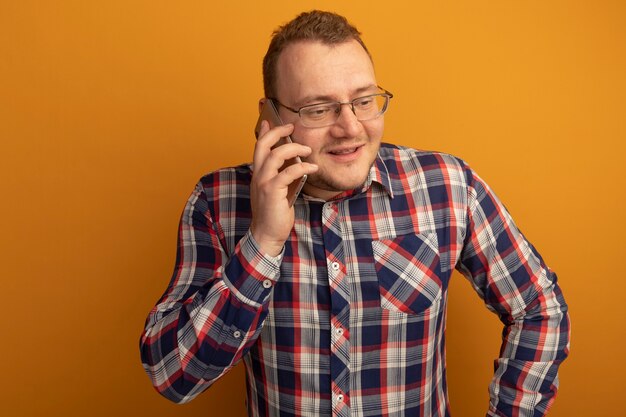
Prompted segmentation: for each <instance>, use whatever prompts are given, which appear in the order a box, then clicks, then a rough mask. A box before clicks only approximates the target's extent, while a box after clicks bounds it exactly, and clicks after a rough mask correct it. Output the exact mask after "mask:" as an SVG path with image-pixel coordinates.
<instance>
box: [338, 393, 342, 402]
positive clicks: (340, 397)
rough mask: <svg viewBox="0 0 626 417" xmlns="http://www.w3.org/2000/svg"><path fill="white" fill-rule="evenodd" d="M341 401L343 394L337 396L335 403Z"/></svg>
mask: <svg viewBox="0 0 626 417" xmlns="http://www.w3.org/2000/svg"><path fill="white" fill-rule="evenodd" d="M342 401H343V394H339V395H337V402H342Z"/></svg>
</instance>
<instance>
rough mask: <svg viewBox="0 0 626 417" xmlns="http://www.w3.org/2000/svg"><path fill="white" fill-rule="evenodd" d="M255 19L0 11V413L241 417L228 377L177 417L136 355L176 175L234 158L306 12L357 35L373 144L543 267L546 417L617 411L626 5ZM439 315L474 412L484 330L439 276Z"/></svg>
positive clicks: (366, 8)
mask: <svg viewBox="0 0 626 417" xmlns="http://www.w3.org/2000/svg"><path fill="white" fill-rule="evenodd" d="M226 3H229V4H231V5H228V6H226V5H225V4H226ZM266 3H267V4H265V5H263V6H259V5H256V4H257V3H256V2H254V3H253V2H249V4H250V5H249V6H242V5H241V4H237V2H212V1H194V2H192V1H185V2H166V1H121V0H110V1H107V2H85V1H79V0H76V1H48V2H42V1H30V0H28V1H26V0H20V1H8V0H7V1H2V2H1V3H0V143H1V144H0V150H1V151H0V155H1V157H2V163H1V164H0V170H2V172H1V178H2V180H1V185H2V192H3V196H2V204H0V211H1V212H0V221H1V222H2V224H1V230H2V235H3V238H2V240H1V243H0V244H1V245H2V247H1V248H0V249H1V250H0V256H2V272H1V275H0V279H1V282H2V295H3V297H2V299H3V300H2V310H3V313H2V318H1V319H0V320H1V321H2V324H1V328H2V330H3V332H2V343H0V357H1V358H2V369H3V378H2V379H1V380H0V393H2V398H3V399H2V405H1V408H2V410H3V412H2V414H3V415H5V416H61V415H62V416H65V417H70V416H112V415H116V414H117V415H122V413H123V415H138V416H154V415H159V416H177V417H183V416H199V415H207V416H211V415H212V416H221V415H233V416H243V414H244V411H243V410H244V408H243V397H244V390H243V373H242V372H241V369H240V368H237V369H236V370H235V371H234V372H233V373H232V374H230V375H228V376H227V377H226V378H225V379H224V380H222V381H220V382H218V383H217V384H216V385H215V386H214V387H213V388H212V389H211V390H209V391H208V392H207V393H205V394H204V395H202V396H201V397H200V398H198V399H197V400H196V401H195V402H193V403H191V404H188V405H185V406H176V405H173V404H170V403H168V402H167V401H166V400H164V399H162V398H160V397H159V396H158V395H157V394H156V393H155V392H154V391H153V389H152V387H151V386H150V383H149V381H148V378H147V377H146V376H145V375H144V373H143V370H142V368H141V365H140V361H139V353H138V338H139V334H140V331H141V328H142V325H143V321H144V319H145V316H146V314H147V312H148V310H149V309H150V307H151V306H152V304H153V303H154V302H155V301H156V299H157V298H158V297H159V296H160V294H161V292H162V291H163V290H164V288H165V285H166V283H167V281H168V279H169V275H170V271H171V268H172V265H173V261H174V256H175V237H176V226H177V222H178V216H179V214H180V212H181V210H182V207H183V204H184V202H185V200H186V198H187V196H188V194H189V193H190V192H191V190H192V188H193V186H194V184H195V182H196V180H197V179H198V178H199V177H200V176H201V175H202V174H203V173H205V172H207V171H209V170H212V169H215V168H218V167H220V166H223V165H226V164H234V163H237V162H241V161H246V160H249V159H250V155H251V151H252V147H253V143H254V136H253V133H252V129H253V126H254V122H255V115H256V111H257V100H258V98H259V97H260V96H261V94H262V93H261V91H262V89H261V75H260V68H261V66H260V63H261V59H262V56H263V53H264V51H265V48H266V46H267V42H268V39H269V35H270V33H271V31H272V30H273V29H274V28H275V27H276V26H277V25H278V24H280V23H283V22H285V21H286V20H288V19H290V18H292V17H293V16H294V15H295V14H296V13H297V12H299V11H301V10H303V9H308V8H310V7H312V6H313V5H316V6H317V7H320V8H329V9H333V10H336V11H338V12H340V13H345V14H346V15H347V16H349V18H350V19H351V20H352V21H353V22H354V23H355V24H356V25H357V26H358V27H359V28H360V29H361V30H362V31H363V32H364V34H365V40H366V42H367V43H368V44H369V47H370V49H371V51H372V53H373V55H374V57H375V62H376V68H377V74H378V79H379V82H380V84H381V85H383V86H384V87H385V88H387V89H389V90H390V91H392V92H393V93H395V94H396V97H395V98H394V99H393V102H392V107H391V110H390V112H389V113H388V116H387V120H386V126H387V131H386V138H387V140H388V141H390V142H394V143H399V144H405V145H409V146H413V147H420V148H425V149H436V150H443V151H448V152H451V153H455V154H457V155H459V156H461V157H463V158H464V159H466V160H467V161H469V162H470V164H471V165H472V166H473V167H474V168H475V169H477V171H478V172H479V173H480V174H481V175H482V176H483V177H484V178H485V179H486V180H487V181H488V182H489V183H490V184H491V186H492V187H493V188H494V189H495V190H496V192H497V193H498V194H499V195H500V197H501V198H502V199H503V200H504V201H505V203H506V205H507V206H508V208H509V209H510V211H511V212H512V213H513V215H514V217H515V218H516V220H517V222H518V223H519V224H520V226H521V228H522V229H523V230H524V232H525V233H526V235H527V236H529V237H530V239H531V240H532V241H533V242H534V243H535V245H536V246H537V247H538V249H539V250H540V251H541V252H542V254H543V256H544V257H545V259H546V260H547V262H548V263H549V264H550V265H551V266H552V267H553V268H554V269H555V270H556V271H557V272H558V273H559V276H560V283H561V285H562V288H563V290H564V292H565V295H566V298H567V300H568V302H569V304H570V308H571V315H572V320H573V344H572V354H571V358H570V359H569V360H568V361H567V362H566V363H565V365H564V366H563V368H562V372H561V386H562V389H561V391H560V394H559V398H558V400H557V402H556V404H555V406H554V408H553V412H552V413H551V415H552V416H554V417H558V416H561V417H563V416H567V417H571V416H591V415H593V416H595V417H602V416H615V415H617V413H619V412H623V404H622V401H621V400H622V398H621V396H622V392H621V391H622V390H621V385H622V384H621V382H622V381H621V379H622V378H621V377H622V376H623V375H624V372H626V369H625V366H624V361H623V346H624V343H625V340H624V336H623V334H624V325H623V323H624V307H623V294H624V290H625V285H624V279H623V278H622V275H621V274H622V273H623V272H622V271H621V270H620V269H618V268H616V266H620V265H621V261H622V260H623V259H624V256H625V255H626V251H625V250H624V249H625V245H624V243H623V242H624V234H625V233H626V230H625V227H624V218H623V216H624V213H625V207H624V206H625V204H624V202H625V192H624V191H625V187H624V174H623V167H624V165H625V163H626V161H625V158H624V141H625V140H626V126H625V123H624V120H625V117H624V116H625V114H626V108H625V99H624V97H626V85H625V84H626V83H625V78H626V76H625V74H626V58H625V57H626V53H625V51H626V29H625V28H626V25H624V22H625V21H626V6H625V3H624V2H622V1H598V0H596V1H593V2H591V1H589V2H581V1H564V0H563V1H552V2H541V1H525V2H495V1H463V2H454V5H452V2H445V4H444V2H434V1H416V2H409V1H406V2H397V1H368V0H362V1H358V2H356V1H355V2H348V1H343V2H337V1H316V2H293V1H272V2H266ZM305 3H308V5H307V6H302V5H303V4H305ZM252 4H254V5H252ZM450 309H451V311H450V322H449V326H448V340H449V345H448V355H449V376H450V396H451V401H452V407H453V410H452V411H453V413H454V414H455V415H458V416H477V415H484V411H485V410H486V403H487V383H488V380H489V377H490V374H491V371H492V360H493V358H495V357H496V355H497V353H498V346H499V332H500V326H499V322H498V320H497V319H496V318H495V317H494V316H492V315H491V314H490V313H488V312H487V311H486V310H485V309H484V307H483V306H482V302H481V301H480V300H479V299H478V298H477V297H476V296H475V295H474V294H473V292H472V290H471V288H470V286H469V285H468V284H467V283H466V282H465V281H464V280H463V279H462V278H461V276H460V275H457V276H456V277H455V279H454V280H453V285H452V288H451V299H450ZM225 410H229V411H228V412H226V411H225Z"/></svg>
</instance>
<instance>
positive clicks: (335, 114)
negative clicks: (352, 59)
mask: <svg viewBox="0 0 626 417" xmlns="http://www.w3.org/2000/svg"><path fill="white" fill-rule="evenodd" d="M378 88H379V89H380V90H382V91H383V92H382V93H377V94H369V95H367V96H363V97H358V98H355V99H354V100H350V101H346V102H341V101H331V102H326V103H317V104H309V105H307V106H303V107H300V108H299V109H294V108H291V107H289V106H285V105H284V104H283V103H281V102H280V101H278V100H277V99H275V98H269V99H270V100H272V101H273V102H274V103H276V104H278V105H279V106H281V107H284V108H285V109H287V110H289V111H291V112H293V113H297V114H298V116H300V122H301V123H302V126H304V127H325V126H330V125H332V124H334V123H335V122H336V121H337V119H339V115H340V114H341V109H342V107H343V106H344V105H347V106H350V109H351V110H352V113H354V115H355V116H356V118H357V120H359V121H361V122H363V121H366V120H372V119H376V118H377V117H379V116H381V115H382V114H383V113H385V112H386V111H387V108H388V107H389V100H390V99H391V98H392V97H393V94H391V93H390V92H389V91H387V90H385V89H384V88H381V87H378Z"/></svg>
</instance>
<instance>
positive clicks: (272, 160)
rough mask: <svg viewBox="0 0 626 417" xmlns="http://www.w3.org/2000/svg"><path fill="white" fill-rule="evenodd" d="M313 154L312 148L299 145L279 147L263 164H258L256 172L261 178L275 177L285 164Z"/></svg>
mask: <svg viewBox="0 0 626 417" xmlns="http://www.w3.org/2000/svg"><path fill="white" fill-rule="evenodd" d="M311 152H312V150H311V148H309V147H308V146H306V145H302V144H299V143H287V144H285V145H281V146H278V147H276V148H274V149H272V150H271V151H270V153H269V155H267V156H266V157H265V158H264V159H263V160H262V162H257V165H255V171H257V173H258V174H259V175H261V176H265V175H270V176H274V175H276V174H277V173H278V171H280V170H281V168H282V167H283V165H285V163H290V162H291V160H293V159H295V158H297V157H301V158H304V157H307V156H309V155H310V154H311Z"/></svg>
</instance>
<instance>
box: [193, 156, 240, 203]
mask: <svg viewBox="0 0 626 417" xmlns="http://www.w3.org/2000/svg"><path fill="white" fill-rule="evenodd" d="M251 178H252V167H251V165H250V164H242V165H238V166H234V167H226V168H220V169H218V170H215V171H211V172H208V173H207V174H205V175H204V176H203V177H202V178H200V181H199V182H198V185H197V187H196V191H200V192H202V193H203V194H205V195H206V198H207V200H221V199H231V198H241V197H248V196H249V192H248V190H249V188H250V180H251Z"/></svg>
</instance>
